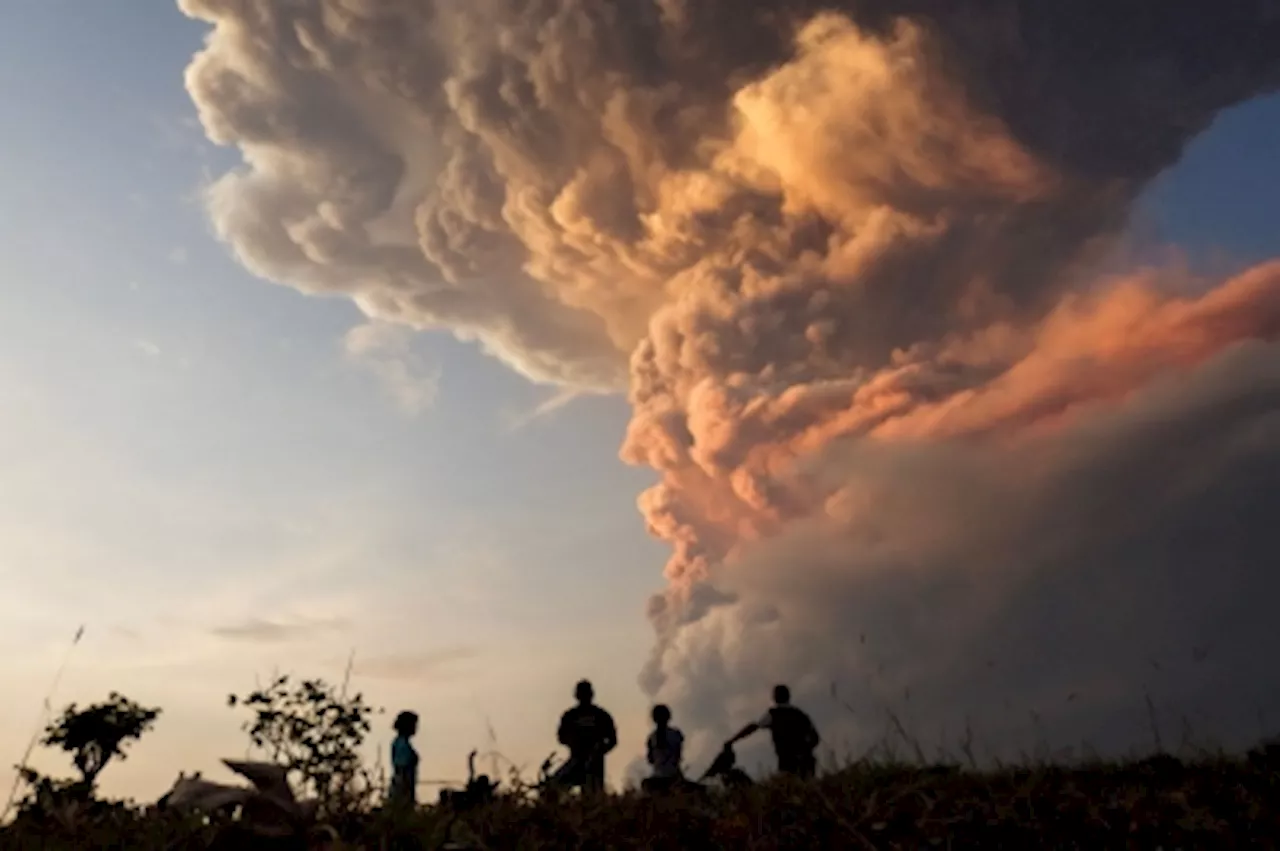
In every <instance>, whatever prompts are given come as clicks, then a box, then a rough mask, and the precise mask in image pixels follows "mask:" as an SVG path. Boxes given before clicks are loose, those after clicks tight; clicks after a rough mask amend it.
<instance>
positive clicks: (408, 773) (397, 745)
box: [387, 711, 418, 807]
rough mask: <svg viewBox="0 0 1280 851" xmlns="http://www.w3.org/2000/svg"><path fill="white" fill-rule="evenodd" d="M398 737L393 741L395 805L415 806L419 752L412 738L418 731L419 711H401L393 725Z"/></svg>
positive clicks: (393, 800)
mask: <svg viewBox="0 0 1280 851" xmlns="http://www.w3.org/2000/svg"><path fill="white" fill-rule="evenodd" d="M391 726H392V727H393V728H394V729H395V731H396V737H395V739H393V740H392V742H391V789H390V792H389V794H388V796H387V797H388V798H389V800H390V802H391V804H392V805H393V806H400V807H413V806H415V805H416V804H417V801H418V752H417V751H416V750H414V748H413V745H412V744H411V743H410V742H409V740H410V739H412V738H413V737H414V735H415V734H416V733H417V732H418V713H416V712H409V711H405V712H401V713H400V714H399V715H397V716H396V720H395V722H394V723H393V724H392V725H391Z"/></svg>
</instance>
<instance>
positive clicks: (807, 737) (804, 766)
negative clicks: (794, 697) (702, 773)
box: [725, 686, 821, 778]
mask: <svg viewBox="0 0 1280 851" xmlns="http://www.w3.org/2000/svg"><path fill="white" fill-rule="evenodd" d="M773 704H774V705H773V706H771V707H769V710H768V711H767V712H765V714H764V715H762V716H761V717H760V719H759V720H758V721H755V722H753V723H751V724H748V725H747V726H745V727H743V728H742V729H741V730H740V731H739V732H738V735H736V736H734V737H733V738H732V739H730V740H729V741H727V742H725V747H726V748H732V747H733V745H734V744H735V743H737V742H739V741H741V740H742V739H745V738H746V737H747V736H750V735H751V734H752V733H754V732H755V731H756V730H768V731H769V732H770V733H771V734H772V736H773V751H774V753H775V754H776V755H777V757H778V771H780V772H783V773H785V774H793V775H795V776H797V777H806V778H808V777H813V775H814V774H815V773H816V772H817V767H818V766H817V760H816V759H815V758H814V755H813V752H814V750H815V749H816V748H817V747H818V742H819V741H821V740H820V739H819V738H818V730H817V728H816V727H814V726H813V721H812V720H811V719H810V718H809V716H808V715H807V714H805V712H804V710H802V709H800V708H798V707H795V706H792V705H791V689H789V688H787V687H786V686H774V687H773Z"/></svg>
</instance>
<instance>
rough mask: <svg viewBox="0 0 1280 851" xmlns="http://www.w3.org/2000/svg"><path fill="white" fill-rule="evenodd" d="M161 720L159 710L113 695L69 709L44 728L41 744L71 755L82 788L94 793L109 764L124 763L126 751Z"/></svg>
mask: <svg viewBox="0 0 1280 851" xmlns="http://www.w3.org/2000/svg"><path fill="white" fill-rule="evenodd" d="M158 717H160V710H159V709H158V708H156V709H149V708H147V707H144V706H140V705H139V704H137V703H134V702H133V701H132V700H129V699H128V698H127V697H125V696H124V695H122V694H119V693H117V692H114V691H113V692H111V694H110V695H109V696H108V697H107V699H106V700H105V701H103V702H101V703H95V704H93V705H92V706H89V707H86V708H84V709H78V708H77V707H76V705H75V704H74V703H73V704H71V705H70V706H68V707H67V708H66V709H65V710H63V713H62V715H61V717H59V718H58V719H56V720H55V721H53V722H51V723H50V724H49V726H48V727H46V728H45V732H44V737H43V738H42V739H41V740H40V744H42V745H44V746H45V747H53V748H60V749H61V750H64V751H66V752H67V753H69V754H71V761H72V762H73V763H74V764H75V767H76V770H78V771H79V772H80V782H81V784H82V785H83V786H84V787H85V789H87V790H89V791H92V790H93V789H94V788H96V786H97V782H98V775H100V774H101V773H102V770H103V769H104V768H106V767H107V764H108V763H110V762H111V760H112V759H116V758H118V759H121V760H123V759H125V758H126V757H127V755H126V754H125V747H126V746H127V745H128V744H129V743H130V742H135V741H137V740H138V739H140V738H142V734H143V733H145V732H146V731H147V730H149V729H151V727H152V726H153V725H154V724H155V721H156V719H157V718H158Z"/></svg>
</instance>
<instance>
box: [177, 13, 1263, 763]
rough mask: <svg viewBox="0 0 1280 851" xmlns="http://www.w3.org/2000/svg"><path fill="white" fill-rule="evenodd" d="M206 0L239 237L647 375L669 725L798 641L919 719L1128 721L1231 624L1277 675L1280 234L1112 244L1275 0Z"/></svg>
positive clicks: (215, 98)
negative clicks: (1264, 603)
mask: <svg viewBox="0 0 1280 851" xmlns="http://www.w3.org/2000/svg"><path fill="white" fill-rule="evenodd" d="M180 5H181V7H182V9H183V10H184V11H185V12H186V13H187V14H189V15H192V16H194V17H199V18H202V19H204V20H207V21H209V22H211V23H212V24H213V25H214V29H213V32H212V35H211V36H210V40H209V44H208V47H207V49H206V50H204V51H203V52H202V53H201V54H199V55H198V56H197V57H196V58H195V60H194V62H193V63H192V65H191V67H190V69H189V71H188V78H187V83H188V88H189V90H190V92H191V94H192V96H193V98H194V99H195V101H196V103H197V105H198V107H199V110H200V115H201V119H202V121H203V122H204V125H205V128H206V130H207V132H208V134H209V136H210V138H211V139H213V140H214V141H217V142H221V143H225V144H233V145H236V146H238V147H239V148H240V150H241V152H242V153H243V156H244V159H245V167H244V168H243V169H241V170H239V171H236V172H233V173H231V174H228V175H225V176H224V177H222V178H221V179H220V180H219V181H218V182H217V183H216V184H215V185H214V186H213V187H212V188H211V191H210V208H211V212H212V215H213V219H214V222H215V224H216V226H217V228H218V232H219V233H220V234H221V236H222V237H223V238H224V239H225V240H226V241H228V242H229V243H230V244H231V246H232V247H233V248H234V250H235V251H236V252H237V254H238V256H239V257H240V258H241V260H242V261H243V262H244V263H245V264H246V265H247V266H248V267H249V268H250V269H252V270H253V271H255V272H257V273H259V274H261V275H263V276H264V277H267V278H271V279H274V280H277V281H281V282H285V283H288V284H290V285H292V286H295V287H298V288H300V289H302V290H304V291H308V292H324V293H342V294H346V295H349V296H350V297H352V298H353V299H354V300H355V301H356V302H357V303H358V304H359V305H360V307H361V308H362V309H363V310H364V311H365V312H366V313H368V314H369V315H370V316H371V317H374V318H376V319H380V320H386V321H391V322H399V323H404V324H408V325H411V326H414V327H418V328H445V329H449V330H451V331H453V332H454V333H456V334H459V335H461V336H464V337H468V338H475V339H477V340H479V341H480V343H481V344H482V345H483V346H485V347H486V349H487V350H489V351H490V352H492V353H493V354H495V355H496V356H498V357H500V358H502V359H504V360H505V361H506V362H508V363H509V364H511V365H512V366H513V367H515V368H516V369H518V370H520V371H522V372H523V373H524V374H526V375H528V376H530V377H532V378H535V379H538V380H544V381H550V382H558V383H564V384H570V385H576V386H583V387H590V388H595V389H605V390H616V391H623V390H626V391H627V392H628V393H629V398H630V399H631V401H632V403H633V405H634V417H633V420H632V422H631V425H630V428H629V430H628V433H627V435H626V439H625V443H624V446H623V450H622V454H623V457H624V458H625V459H626V460H628V461H630V462H632V463H638V464H646V465H649V466H651V467H652V468H654V469H655V470H656V471H658V473H659V474H660V481H659V483H658V484H657V485H656V486H655V487H654V488H652V489H651V490H650V491H648V492H646V493H645V494H643V495H642V497H641V499H640V506H641V509H642V511H643V513H644V515H645V518H646V520H647V522H648V525H649V528H650V530H651V531H652V532H653V533H654V534H655V535H658V536H660V537H661V538H663V539H665V540H667V541H669V542H670V543H671V545H672V549H673V555H672V558H671V561H670V562H669V564H668V565H667V568H666V575H667V577H668V580H669V588H668V590H667V591H666V592H665V593H664V594H662V595H660V596H659V597H658V598H656V599H655V600H654V601H653V602H652V604H651V606H650V613H651V616H652V618H653V620H654V623H655V625H656V627H657V631H658V641H657V646H656V648H655V652H654V656H653V658H652V660H651V662H650V664H649V666H648V668H647V670H646V672H645V674H644V677H643V682H644V683H645V686H646V688H648V690H649V691H650V692H651V693H654V694H661V695H662V696H664V697H665V698H666V699H668V700H671V701H675V702H678V703H679V704H680V705H681V707H683V708H684V710H685V711H686V719H687V721H686V724H687V726H689V727H691V728H692V727H693V726H695V725H697V724H702V723H719V724H724V723H729V721H728V720H726V717H725V716H726V713H728V715H729V717H730V718H731V719H732V718H734V713H735V712H737V711H738V710H739V708H740V707H739V705H738V703H737V702H736V701H738V700H741V701H743V702H750V701H758V700H759V699H761V696H762V694H763V692H762V691H760V690H759V688H760V686H761V684H762V683H769V682H772V681H773V680H774V679H775V678H784V677H785V678H789V679H791V680H792V681H793V682H794V684H795V685H796V686H797V688H798V689H799V690H801V691H805V690H807V691H808V692H809V693H810V694H813V693H815V692H816V691H817V690H819V689H822V688H825V687H826V685H827V684H828V683H829V682H831V681H833V680H839V681H841V682H843V683H846V684H848V685H847V686H846V688H856V689H859V690H860V691H861V694H860V695H859V697H860V698H862V699H863V701H862V702H863V705H865V704H866V698H868V697H872V696H875V695H877V694H888V693H890V692H892V693H894V694H897V693H898V692H899V691H900V690H901V689H900V687H906V686H913V687H914V688H915V689H916V694H917V698H916V700H917V706H919V707H921V710H920V711H921V712H922V713H923V717H922V719H921V723H929V722H930V721H931V720H932V719H935V718H942V717H946V716H947V715H948V714H951V715H953V716H954V717H956V718H959V717H960V716H961V715H975V716H981V717H985V718H988V719H989V718H992V717H994V716H992V715H991V711H990V710H992V706H990V705H988V704H989V703H990V702H991V701H992V700H995V699H996V696H997V695H999V698H1000V699H1006V698H1009V699H1011V700H1013V701H1018V708H1019V709H1024V708H1028V707H1029V706H1030V707H1031V708H1035V707H1042V709H1041V711H1042V714H1044V712H1046V711H1047V710H1044V709H1043V706H1045V705H1047V703H1046V701H1047V702H1052V701H1054V700H1058V699H1059V698H1063V699H1065V695H1066V693H1067V692H1074V693H1075V695H1076V696H1075V697H1072V700H1071V704H1072V706H1071V711H1070V713H1066V710H1062V712H1061V713H1060V714H1063V718H1064V719H1066V720H1064V727H1063V729H1068V730H1069V731H1071V732H1072V733H1073V734H1074V733H1075V732H1081V733H1083V734H1090V735H1094V736H1099V737H1102V738H1106V737H1108V736H1111V737H1113V738H1116V739H1117V740H1119V739H1121V738H1123V730H1122V729H1121V728H1120V727H1117V726H1116V725H1115V724H1114V723H1113V720H1114V717H1116V707H1117V706H1121V705H1125V704H1126V701H1128V700H1130V699H1131V698H1132V696H1133V695H1134V694H1135V693H1136V692H1135V689H1138V688H1140V687H1141V686H1142V684H1143V683H1141V682H1139V681H1138V680H1137V679H1135V677H1136V676H1137V673H1138V672H1140V671H1143V670H1146V669H1145V668H1143V667H1142V666H1143V665H1144V664H1145V662H1146V660H1147V659H1148V658H1149V656H1150V654H1152V653H1156V652H1166V651H1170V650H1173V649H1185V648H1187V647H1191V646H1193V645H1194V646H1199V645H1197V644H1196V643H1197V642H1201V641H1206V640H1211V641H1213V642H1215V643H1216V645H1218V650H1217V656H1215V666H1214V667H1213V668H1212V670H1213V672H1214V673H1213V675H1212V676H1211V677H1210V678H1209V679H1211V680H1213V682H1212V683H1209V685H1212V693H1213V694H1214V695H1216V697H1217V698H1219V699H1220V700H1222V701H1224V704H1223V705H1228V704H1229V705H1230V706H1232V707H1237V708H1238V707H1239V706H1243V705H1244V704H1246V703H1248V702H1249V701H1251V700H1252V701H1254V703H1255V708H1256V705H1257V704H1258V703H1259V702H1265V701H1267V700H1270V699H1271V698H1272V697H1274V696H1275V690H1274V689H1272V688H1271V686H1272V685H1274V684H1275V682H1276V681H1275V677H1274V675H1273V674H1271V673H1268V672H1263V671H1262V669H1261V668H1258V667H1257V665H1256V663H1253V662H1250V661H1249V659H1250V658H1252V657H1251V655H1250V653H1249V652H1247V651H1249V650H1250V648H1252V647H1255V646H1256V645H1255V642H1263V641H1271V643H1272V645H1274V639H1275V638H1277V637H1280V635H1278V634H1277V632H1278V631H1280V626H1274V625H1268V624H1271V623H1272V621H1271V620H1269V619H1259V620H1257V621H1252V620H1250V619H1249V618H1248V617H1245V616H1244V615H1243V614H1242V613H1241V612H1240V611H1238V610H1237V609H1236V608H1235V606H1236V604H1235V603H1233V602H1232V600H1233V598H1232V597H1231V596H1230V594H1228V592H1227V591H1226V590H1224V589H1228V588H1233V587H1234V589H1235V590H1237V591H1240V590H1243V591H1248V592H1249V593H1251V594H1255V595H1256V594H1259V593H1262V592H1266V593H1271V594H1274V592H1275V591H1276V590H1278V589H1277V588H1276V587H1275V585H1276V580H1275V578H1274V577H1273V573H1274V571H1273V570H1272V568H1271V565H1272V564H1273V563H1275V561H1276V557H1277V555H1280V547H1277V545H1276V543H1275V542H1274V541H1273V538H1272V536H1270V535H1269V534H1268V529H1269V526H1270V523H1271V521H1270V520H1269V519H1268V518H1269V517H1270V513H1271V512H1272V511H1274V510H1275V508H1276V507H1277V498H1276V496H1275V494H1276V492H1277V491H1276V488H1277V486H1278V485H1280V469H1278V467H1280V462H1278V460H1277V455H1278V453H1277V451H1276V450H1277V447H1278V446H1280V433H1278V431H1277V429H1278V428H1280V427H1278V426H1277V417H1276V413H1277V401H1278V398H1280V350H1278V349H1277V345H1276V342H1275V341H1276V337H1277V335H1278V334H1280V263H1273V264H1268V265H1262V266H1259V267H1257V268H1254V269H1251V270H1246V271H1244V272H1242V273H1241V274H1240V275H1239V276H1238V277H1236V278H1234V279H1232V280H1230V281H1226V282H1211V281H1208V282H1206V281H1195V280H1189V279H1188V278H1187V277H1186V276H1184V275H1183V276H1179V275H1173V274H1172V273H1167V272H1166V273H1162V272H1160V271H1158V270H1156V271H1151V270H1145V271H1140V272H1135V273H1134V274H1132V275H1128V276H1124V277H1121V278H1118V279H1117V278H1108V279H1099V278H1098V276H1097V275H1094V274H1091V268H1093V267H1095V264H1096V261H1097V259H1098V258H1099V257H1100V256H1101V254H1102V253H1103V252H1104V251H1105V250H1106V249H1107V248H1108V246H1109V244H1110V242H1111V241H1112V240H1113V239H1114V238H1115V237H1116V236H1117V235H1118V234H1120V233H1121V231H1122V229H1123V227H1124V225H1125V223H1126V220H1127V216H1128V212H1129V207H1130V204H1131V202H1132V201H1133V199H1134V198H1135V196H1136V195H1137V194H1138V193H1139V192H1140V191H1141V189H1142V188H1143V187H1144V186H1145V185H1146V183H1148V182H1149V181H1150V180H1151V179H1152V178H1153V177H1154V176H1155V175H1157V174H1158V173H1159V172H1160V171H1161V170H1163V169H1165V168H1166V167H1168V166H1170V165H1171V164H1173V163H1174V162H1175V161H1176V160H1177V158H1178V157H1179V155H1180V153H1181V151H1182V149H1183V147H1184V145H1185V144H1186V142H1187V141H1188V140H1189V139H1190V138H1192V137H1193V136H1195V135H1196V134H1197V133H1198V132H1200V131H1201V130H1202V129H1204V128H1205V127H1206V126H1208V124H1209V122H1210V121H1211V120H1212V119H1213V117H1214V116H1215V115H1216V114H1217V113H1218V112H1219V111H1220V110H1222V109H1223V108H1224V107H1227V106H1230V105H1232V104H1235V103H1237V102H1240V101H1242V100H1244V99H1246V98H1249V97H1251V96H1253V95H1257V94H1260V93H1264V92H1267V91H1269V90H1271V89H1272V88H1274V87H1275V86H1276V85H1277V84H1280V53H1277V51H1276V50H1275V47H1274V46H1275V45H1276V44H1280V7H1277V5H1276V3H1275V2H1273V0H1235V2H1233V3H1231V4H1220V5H1212V4H1208V3H1175V4H1170V3H1163V2H1156V0H1143V2H1138V1H1137V0H1135V2H1119V3H1117V2H1114V0H1111V2H1106V3H1103V2H1093V1H1092V0H1079V1H1078V2H1072V3H1063V2H1058V0H1043V2H1033V0H1026V2H1017V0H982V2H970V3H940V2H929V0H862V2H855V0H843V1H841V0H828V2H816V0H812V2H811V0H794V2H783V0H752V2H744V0H635V2H621V0H618V1H617V2H613V0H293V2H279V0H180ZM1085 589H1088V592H1089V594H1091V595H1093V596H1092V597H1089V596H1087V595H1085V593H1084V591H1085ZM1233 593H1234V592H1233ZM1228 623H1229V624H1230V625H1231V630H1226V627H1225V626H1224V624H1228ZM867 636H870V638H869V639H868V637H867ZM1222 645H1229V646H1225V648H1224V647H1223V646H1222ZM1050 652H1052V653H1054V654H1056V657H1055V658H1056V660H1057V661H1055V662H1054V664H1052V665H1049V664H1047V663H1046V662H1045V661H1044V660H1046V659H1048V658H1050V657H1049V654H1050ZM994 657H999V658H1000V659H1001V660H1002V661H1001V663H1000V664H1001V665H1002V666H1003V667H999V668H998V670H997V667H996V666H995V663H994V662H993V663H992V665H993V666H992V667H987V666H986V662H987V660H989V659H993V658H994ZM1250 665H1252V666H1254V667H1253V668H1250V669H1249V670H1252V671H1253V672H1254V673H1255V674H1258V677H1257V678H1255V679H1254V680H1252V681H1248V682H1252V683H1253V685H1251V686H1250V688H1252V687H1253V686H1254V685H1256V686H1257V687H1258V688H1259V689H1261V691H1259V692H1258V693H1257V694H1253V693H1249V694H1245V693H1244V692H1242V691H1239V690H1238V689H1237V690H1236V691H1235V692H1232V690H1231V689H1232V688H1234V686H1233V685H1232V683H1236V682H1246V681H1247V680H1237V679H1234V678H1235V677H1236V676H1237V675H1240V674H1242V672H1244V668H1242V667H1241V666H1250ZM1206 676H1207V675H1206ZM1214 678H1217V679H1214ZM1192 681H1193V680H1192V678H1190V677H1188V676H1181V678H1180V679H1179V680H1178V682H1179V683H1182V684H1184V686H1185V684H1187V683H1191V682H1192ZM1195 682H1196V683H1198V685H1195V686H1194V688H1193V687H1192V686H1185V688H1184V691H1185V692H1186V693H1185V694H1184V693H1180V694H1179V695H1176V697H1179V698H1182V699H1184V700H1185V702H1186V705H1187V706H1188V707H1189V708H1188V711H1191V709H1194V707H1195V706H1196V705H1197V704H1196V703H1195V701H1196V699H1197V698H1196V697H1195V695H1196V694H1205V693H1209V692H1208V690H1207V689H1206V688H1204V687H1205V686H1206V681H1205V680H1204V678H1203V677H1202V678H1201V679H1200V680H1196V681H1195ZM1196 689H1199V691H1196ZM1193 691H1194V692H1195V694H1192V692H1193ZM922 692H923V696H921V695H922ZM708 697H714V698H716V702H715V703H714V705H713V704H712V703H710V702H708V701H707V700H706V699H707V698H708ZM725 701H728V702H727V704H726V702H725ZM1055 705H1056V704H1055ZM700 713H702V714H700ZM1068 715H1069V718H1068V717H1067V716H1068ZM735 720H736V719H735ZM862 724H863V722H862V720H861V719H859V720H858V725H857V726H856V728H855V729H854V730H853V732H854V733H856V734H859V735H861V734H862V733H864V732H865V727H864V726H862ZM991 725H992V726H999V727H1000V729H1001V730H1003V729H1005V728H1006V727H1007V726H1008V725H1007V724H999V725H997V724H996V722H991ZM1113 734H1114V735H1113ZM1001 735H1003V734H1001Z"/></svg>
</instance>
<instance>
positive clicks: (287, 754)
mask: <svg viewBox="0 0 1280 851" xmlns="http://www.w3.org/2000/svg"><path fill="white" fill-rule="evenodd" d="M228 703H229V705H230V706H233V707H235V706H243V707H245V708H246V709H249V710H250V711H252V713H253V717H252V718H251V719H250V720H249V721H246V722H245V723H244V725H243V728H242V729H244V730H245V732H247V733H248V734H249V739H250V741H251V742H252V743H253V745H254V747H256V748H258V749H259V750H261V751H263V752H264V753H265V754H266V756H267V758H268V759H270V760H271V761H272V762H275V763H277V764H279V765H283V766H284V767H285V768H287V769H288V770H289V773H290V775H291V777H296V779H297V782H298V787H297V788H298V789H299V791H301V792H302V793H303V794H304V795H314V796H315V797H316V798H317V799H319V802H320V807H321V809H322V810H325V811H328V812H333V811H335V810H340V809H346V808H349V807H352V806H356V805H358V804H360V803H363V802H364V799H365V798H367V797H369V796H370V795H371V794H372V784H371V783H369V782H368V779H367V777H366V776H365V773H364V771H363V768H362V765H361V761H360V753H359V751H360V746H361V745H362V744H364V740H365V737H366V736H367V735H368V733H369V731H370V730H371V729H372V725H371V723H370V719H371V718H372V716H373V715H374V714H376V713H380V712H381V711H382V710H381V709H376V708H374V707H371V706H370V705H369V704H367V703H365V701H364V697H363V695H361V694H356V695H355V696H354V697H347V696H346V695H345V694H342V693H339V692H338V691H337V690H336V689H334V688H333V686H331V685H329V684H328V683H326V682H325V681H324V680H320V679H311V680H302V681H301V682H298V683H296V684H295V683H293V682H292V681H291V680H290V679H289V677H288V676H287V675H284V676H280V677H277V678H276V679H275V680H273V681H272V682H271V683H270V684H269V685H267V686H266V687H265V688H259V689H257V690H255V691H253V692H250V693H249V694H248V695H246V696H244V697H237V696H236V695H234V694H233V695H231V696H230V697H229V698H228Z"/></svg>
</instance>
